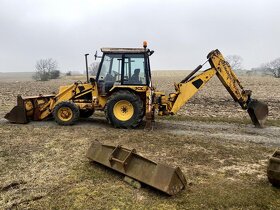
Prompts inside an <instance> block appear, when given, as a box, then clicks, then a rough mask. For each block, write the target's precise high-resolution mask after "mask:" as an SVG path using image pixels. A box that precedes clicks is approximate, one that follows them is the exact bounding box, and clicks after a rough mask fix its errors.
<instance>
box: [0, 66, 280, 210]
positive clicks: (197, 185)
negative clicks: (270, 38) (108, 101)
mask: <svg viewBox="0 0 280 210" xmlns="http://www.w3.org/2000/svg"><path fill="white" fill-rule="evenodd" d="M185 74H186V72H183V71H176V72H170V71H162V72H154V85H155V86H156V87H157V89H159V90H163V91H165V92H172V90H173V89H174V88H173V82H179V81H180V80H181V79H182V78H183V77H184V76H185ZM77 79H81V78H78V77H71V78H61V79H58V80H52V81H48V82H35V81H32V80H28V79H27V80H26V79H25V80H24V81H23V80H20V78H15V80H14V81H12V80H9V81H7V80H6V79H5V78H4V77H1V74H0V96H1V97H0V116H1V117H0V209H279V208H280V189H276V188H274V187H272V186H271V185H270V184H269V182H268V181H267V178H266V166H267V160H268V157H269V155H271V154H272V153H273V151H274V150H275V149H276V148H277V147H279V146H280V92H279V90H280V80H279V79H274V78H272V77H260V76H255V77H253V76H251V77H248V76H241V77H240V80H241V82H242V84H243V86H244V87H246V88H248V89H251V90H252V91H253V96H254V97H255V98H257V99H260V100H263V101H265V102H266V103H268V105H269V111H270V114H269V118H268V122H267V126H266V127H265V128H263V129H257V128H254V127H253V126H252V125H251V123H250V120H249V116H248V114H247V113H246V112H245V111H243V110H242V109H241V108H240V107H239V105H238V104H235V103H234V102H233V100H232V99H231V97H230V95H229V94H228V93H227V92H226V90H225V88H224V87H223V86H222V85H221V83H220V82H219V80H218V79H213V80H211V81H210V82H209V83H208V84H207V85H206V87H205V88H204V89H203V90H202V91H201V92H199V93H198V94H197V95H196V96H195V97H194V98H193V99H191V100H190V101H189V103H188V104H187V105H186V106H184V107H183V109H182V110H181V111H180V112H179V113H178V115H177V116H173V117H165V118H164V117H157V119H156V124H155V127H154V130H153V131H150V132H148V131H145V130H143V126H144V125H142V126H141V127H140V128H138V129H135V130H124V129H114V128H112V127H111V126H110V125H108V124H107V122H106V120H105V118H104V116H103V113H96V114H94V116H92V117H91V118H89V119H86V120H81V121H80V122H79V123H78V124H77V125H74V126H71V127H62V126H58V125H57V124H56V123H55V122H53V121H45V122H31V123H29V124H26V125H15V124H10V123H8V122H7V121H6V120H5V119H3V116H4V114H5V113H6V112H8V111H9V110H10V109H11V108H12V107H13V106H14V105H15V103H16V96H17V95H18V94H23V95H38V93H42V94H46V93H51V92H53V91H57V90H58V87H59V86H60V85H65V84H70V83H72V82H73V81H76V80H77ZM95 140H98V141H100V142H101V143H104V144H112V145H117V144H121V145H123V146H125V147H127V148H135V149H136V150H137V151H138V152H139V153H141V154H142V155H144V156H145V157H147V158H150V159H152V160H154V161H157V162H160V163H164V164H168V165H171V166H174V167H176V166H179V167H180V168H181V169H182V171H183V173H184V174H185V176H186V179H187V182H188V186H187V188H186V189H185V190H184V191H182V192H181V193H180V194H177V195H175V196H173V197H169V196H166V195H164V194H163V193H160V192H158V191H156V190H153V189H151V188H149V187H147V186H144V187H143V188H141V189H135V188H133V187H132V186H130V185H128V184H126V183H125V182H124V181H123V176H122V175H120V174H117V173H115V172H113V171H111V170H109V169H107V168H104V167H102V166H100V165H97V164H95V163H92V162H90V161H89V160H88V159H87V158H86V157H85V154H86V151H87V149H88V148H89V146H90V144H91V142H93V141H95Z"/></svg>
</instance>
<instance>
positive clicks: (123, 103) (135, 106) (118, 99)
mask: <svg viewBox="0 0 280 210" xmlns="http://www.w3.org/2000/svg"><path fill="white" fill-rule="evenodd" d="M143 110H144V108H143V102H142V100H141V98H140V97H139V96H138V95H136V94H134V93H132V92H129V91H127V90H120V91H118V92H115V93H113V94H112V95H111V96H110V97H109V98H108V101H107V104H106V107H105V115H106V118H107V120H108V122H109V123H111V124H112V125H113V126H114V127H116V128H135V127H137V126H138V125H139V124H140V123H141V121H142V119H143V113H144V111H143Z"/></svg>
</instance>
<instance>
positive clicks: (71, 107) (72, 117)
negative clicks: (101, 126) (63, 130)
mask: <svg viewBox="0 0 280 210" xmlns="http://www.w3.org/2000/svg"><path fill="white" fill-rule="evenodd" d="M79 116H80V110H79V107H78V106H77V105H76V104H75V103H73V102H70V101H63V102H60V103H59V104H57V105H56V106H55V107H54V110H53V117H54V119H55V121H56V122H57V124H59V125H73V124H75V123H76V122H77V121H78V119H79Z"/></svg>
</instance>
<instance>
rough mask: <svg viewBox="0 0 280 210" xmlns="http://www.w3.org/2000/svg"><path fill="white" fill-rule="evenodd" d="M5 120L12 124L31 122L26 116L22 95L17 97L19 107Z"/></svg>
mask: <svg viewBox="0 0 280 210" xmlns="http://www.w3.org/2000/svg"><path fill="white" fill-rule="evenodd" d="M5 119H7V120H9V121H10V122H11V123H18V124H25V123H28V121H29V120H28V118H27V116H26V110H25V105H24V100H23V99H22V97H21V96H20V95H18V97H17V105H16V106H15V107H14V108H13V109H12V110H11V111H10V112H9V113H7V114H6V115H5Z"/></svg>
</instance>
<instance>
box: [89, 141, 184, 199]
mask: <svg viewBox="0 0 280 210" xmlns="http://www.w3.org/2000/svg"><path fill="white" fill-rule="evenodd" d="M87 157H88V158H89V159H90V160H93V161H95V162H97V163H100V164H102V165H104V166H107V167H109V168H111V169H113V170H115V171H118V172H120V173H122V174H124V175H126V176H128V177H131V178H132V179H134V180H137V181H139V182H141V183H144V184H146V185H149V186H151V187H153V188H156V189H158V190H160V191H162V192H165V193H167V194H168V195H175V194H176V193H178V192H180V191H181V190H183V189H184V188H185V187H186V184H187V181H186V179H185V176H184V174H183V173H182V171H181V170H180V168H179V167H177V168H172V167H170V166H167V165H163V164H158V163H155V162H153V161H151V160H149V159H147V158H144V157H142V156H140V155H139V154H136V150H135V149H132V150H130V149H126V148H124V147H122V146H120V145H118V146H117V147H115V146H110V145H103V144H101V143H99V142H94V143H93V144H92V145H91V147H90V148H89V150H88V152H87Z"/></svg>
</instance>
